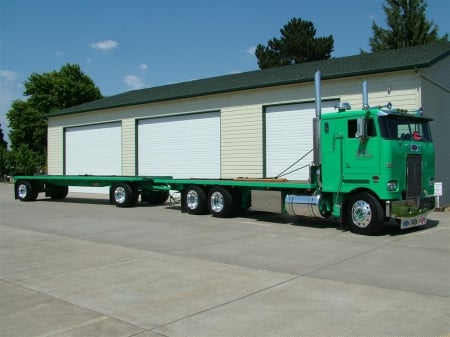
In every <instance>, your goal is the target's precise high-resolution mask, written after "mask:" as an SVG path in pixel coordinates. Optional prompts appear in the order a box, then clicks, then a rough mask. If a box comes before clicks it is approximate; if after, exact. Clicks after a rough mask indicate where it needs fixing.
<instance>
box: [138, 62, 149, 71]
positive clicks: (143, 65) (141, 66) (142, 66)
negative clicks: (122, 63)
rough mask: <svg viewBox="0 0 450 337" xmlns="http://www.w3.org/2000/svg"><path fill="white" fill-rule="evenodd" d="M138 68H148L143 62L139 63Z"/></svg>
mask: <svg viewBox="0 0 450 337" xmlns="http://www.w3.org/2000/svg"><path fill="white" fill-rule="evenodd" d="M139 69H142V70H147V69H148V65H147V64H145V63H142V64H140V65H139Z"/></svg>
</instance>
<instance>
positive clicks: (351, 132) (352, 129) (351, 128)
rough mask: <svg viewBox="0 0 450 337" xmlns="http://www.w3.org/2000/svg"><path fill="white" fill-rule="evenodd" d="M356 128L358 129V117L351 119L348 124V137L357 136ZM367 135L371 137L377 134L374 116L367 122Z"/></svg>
mask: <svg viewBox="0 0 450 337" xmlns="http://www.w3.org/2000/svg"><path fill="white" fill-rule="evenodd" d="M356 130H357V119H350V120H349V121H348V125H347V137H348V138H356ZM367 135H368V136H369V137H375V136H376V135H377V131H376V130H375V123H374V122H373V119H372V118H369V120H368V123H367Z"/></svg>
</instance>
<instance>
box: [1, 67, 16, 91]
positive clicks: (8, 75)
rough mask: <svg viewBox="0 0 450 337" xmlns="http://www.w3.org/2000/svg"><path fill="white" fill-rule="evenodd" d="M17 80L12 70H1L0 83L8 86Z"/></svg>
mask: <svg viewBox="0 0 450 337" xmlns="http://www.w3.org/2000/svg"><path fill="white" fill-rule="evenodd" d="M16 78H17V74H16V73H15V72H13V71H11V70H0V81H1V82H0V83H1V84H2V87H3V85H6V84H7V83H10V82H13V81H14V80H15V79H16Z"/></svg>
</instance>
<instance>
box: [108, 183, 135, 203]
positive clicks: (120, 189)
mask: <svg viewBox="0 0 450 337" xmlns="http://www.w3.org/2000/svg"><path fill="white" fill-rule="evenodd" d="M111 199H112V201H113V202H114V204H115V205H116V206H117V207H130V206H133V204H134V202H135V201H136V195H135V193H134V190H133V188H132V187H131V186H130V185H129V184H127V183H117V184H115V185H114V186H113V187H111Z"/></svg>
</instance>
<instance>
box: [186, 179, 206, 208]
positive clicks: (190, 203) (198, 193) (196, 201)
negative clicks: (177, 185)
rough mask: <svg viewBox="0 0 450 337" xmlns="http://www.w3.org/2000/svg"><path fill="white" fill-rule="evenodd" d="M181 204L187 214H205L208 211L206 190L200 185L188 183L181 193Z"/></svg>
mask: <svg viewBox="0 0 450 337" xmlns="http://www.w3.org/2000/svg"><path fill="white" fill-rule="evenodd" d="M182 198H183V201H182V204H183V205H184V207H185V210H186V212H188V213H189V214H195V215H200V214H206V213H207V212H208V198H207V196H206V192H205V191H204V190H203V188H201V187H200V186H196V185H190V186H188V187H187V188H186V189H185V190H184V191H183V195H182Z"/></svg>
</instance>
